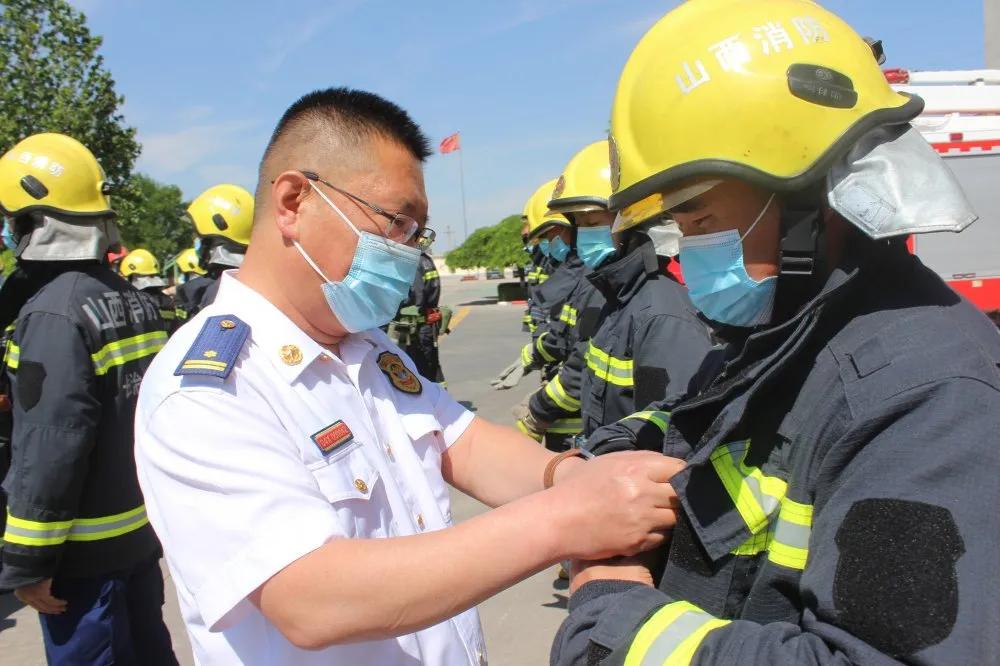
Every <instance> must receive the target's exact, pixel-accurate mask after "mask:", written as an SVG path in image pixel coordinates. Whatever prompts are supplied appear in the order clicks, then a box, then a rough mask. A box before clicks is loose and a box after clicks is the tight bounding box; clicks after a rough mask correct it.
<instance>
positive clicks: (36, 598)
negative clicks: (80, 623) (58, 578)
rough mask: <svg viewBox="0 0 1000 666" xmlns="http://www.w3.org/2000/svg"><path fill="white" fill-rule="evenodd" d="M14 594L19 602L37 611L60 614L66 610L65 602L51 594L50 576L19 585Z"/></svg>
mask: <svg viewBox="0 0 1000 666" xmlns="http://www.w3.org/2000/svg"><path fill="white" fill-rule="evenodd" d="M14 596H15V597H17V598H18V599H20V600H21V603H23V604H25V605H27V606H31V607H32V608H34V609H35V610H36V611H38V612H39V613H45V614H46V615H61V614H62V613H65V612H66V602H65V601H63V600H62V599H56V598H55V597H53V596H52V579H51V578H46V579H45V580H42V581H39V582H37V583H34V584H32V585H25V586H24V587H19V588H17V589H16V590H14Z"/></svg>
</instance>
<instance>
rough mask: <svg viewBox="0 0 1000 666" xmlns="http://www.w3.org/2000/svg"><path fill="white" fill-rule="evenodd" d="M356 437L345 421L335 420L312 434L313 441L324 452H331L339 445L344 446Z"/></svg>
mask: <svg viewBox="0 0 1000 666" xmlns="http://www.w3.org/2000/svg"><path fill="white" fill-rule="evenodd" d="M352 439H354V433H353V432H351V429H350V428H348V427H347V424H346V423H344V422H343V421H334V422H333V423H331V424H330V425H328V426H327V427H325V428H323V429H322V430H320V431H319V432H317V433H315V434H313V435H312V441H313V442H314V443H315V444H316V446H317V447H319V450H320V451H322V452H323V455H326V454H327V453H330V452H331V451H333V450H334V449H335V448H337V447H338V446H343V445H344V444H347V443H348V442H349V441H351V440H352Z"/></svg>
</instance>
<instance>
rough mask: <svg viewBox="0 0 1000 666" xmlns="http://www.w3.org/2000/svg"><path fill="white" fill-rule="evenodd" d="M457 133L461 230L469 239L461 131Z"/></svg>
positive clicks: (466, 238)
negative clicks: (460, 192) (460, 191)
mask: <svg viewBox="0 0 1000 666" xmlns="http://www.w3.org/2000/svg"><path fill="white" fill-rule="evenodd" d="M458 135H459V145H458V183H459V186H460V187H461V189H462V230H463V234H464V240H469V216H468V215H467V214H466V212H465V166H464V164H463V163H462V144H461V136H462V134H461V132H459V133H458Z"/></svg>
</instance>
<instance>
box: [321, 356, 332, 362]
mask: <svg viewBox="0 0 1000 666" xmlns="http://www.w3.org/2000/svg"><path fill="white" fill-rule="evenodd" d="M319 360H321V361H323V362H326V361H332V360H333V359H332V358H330V356H329V355H328V354H320V355H319Z"/></svg>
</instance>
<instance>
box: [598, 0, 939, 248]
mask: <svg viewBox="0 0 1000 666" xmlns="http://www.w3.org/2000/svg"><path fill="white" fill-rule="evenodd" d="M922 108H923V103H922V102H921V100H920V99H919V98H916V97H911V96H909V95H905V94H902V93H897V92H895V91H893V90H892V88H891V87H890V86H889V84H888V83H887V82H886V79H885V76H884V75H883V74H882V71H881V69H880V68H879V66H878V62H877V60H876V58H875V57H874V55H873V53H872V47H871V45H870V44H869V43H868V42H866V41H865V40H864V39H863V38H862V37H861V36H859V35H858V34H857V33H855V32H854V30H852V29H851V28H850V26H848V25H847V24H846V23H844V22H843V21H842V20H841V19H840V18H838V17H837V16H835V15H834V14H831V13H830V12H828V11H826V10H825V9H823V8H822V7H820V6H819V5H818V4H816V3H814V2H811V1H809V0H761V1H758V2H746V1H742V0H689V1H688V2H685V3H683V4H682V5H680V6H679V7H678V8H677V9H675V10H673V11H671V12H670V13H669V14H667V15H666V16H665V17H663V18H662V19H661V20H660V21H659V22H658V23H657V24H656V25H654V26H653V27H652V28H651V29H650V30H649V32H647V33H646V35H645V36H644V37H643V38H642V40H641V41H640V42H639V44H638V45H637V46H636V48H635V50H634V51H633V52H632V55H631V56H630V57H629V59H628V62H627V63H626V65H625V68H624V70H623V72H622V75H621V78H620V80H619V83H618V89H617V92H616V94H615V99H614V104H613V107H612V111H611V179H612V185H613V187H614V194H613V195H612V197H611V207H612V209H614V210H617V211H619V212H620V219H619V223H618V225H617V226H616V229H625V228H628V227H630V226H634V225H635V224H638V223H640V222H643V221H645V220H648V219H650V218H652V217H654V216H655V215H657V214H659V213H661V212H663V211H665V210H669V209H670V208H672V207H674V206H676V205H678V204H680V203H683V202H684V201H686V200H688V199H690V198H693V197H695V196H697V195H699V194H701V193H703V192H705V191H707V190H708V189H710V188H711V187H713V186H714V185H715V184H717V182H718V180H719V179H721V178H737V179H740V180H744V181H747V182H749V183H751V184H754V185H757V186H759V187H761V188H763V189H765V190H770V191H774V192H794V191H800V190H803V189H805V188H806V187H808V186H810V185H812V184H814V183H816V182H817V181H819V180H820V179H822V178H823V177H824V176H825V175H826V174H827V172H828V171H829V169H830V168H831V165H832V164H833V163H834V162H835V161H836V160H837V159H839V158H840V157H842V156H843V155H845V154H846V153H847V152H848V151H849V150H850V149H851V147H852V146H853V145H854V144H855V143H856V142H857V141H858V139H859V138H860V137H861V136H863V135H864V134H866V133H867V132H869V131H870V130H872V129H874V128H877V127H879V126H883V125H891V124H903V123H906V122H908V121H909V120H910V119H912V118H914V117H915V116H917V115H918V114H919V113H920V111H921V110H922Z"/></svg>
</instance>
